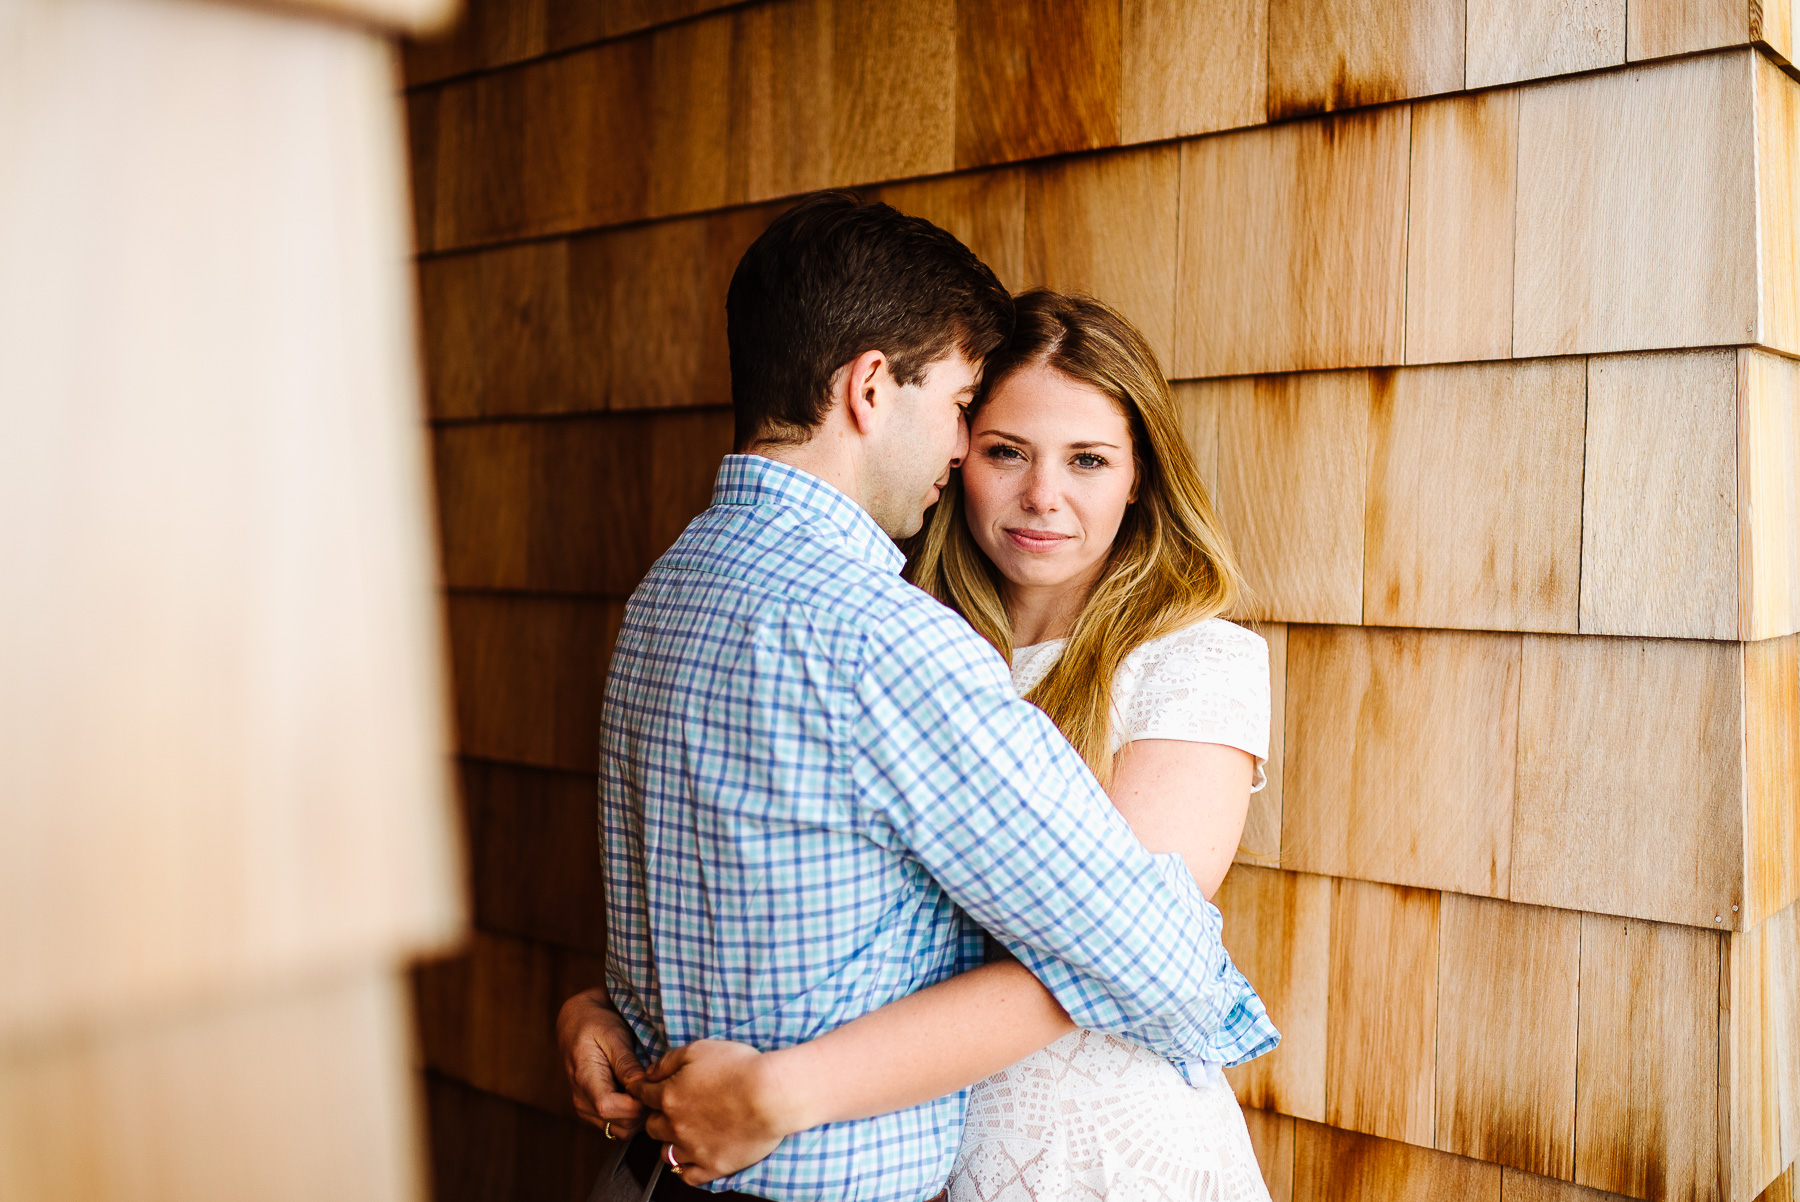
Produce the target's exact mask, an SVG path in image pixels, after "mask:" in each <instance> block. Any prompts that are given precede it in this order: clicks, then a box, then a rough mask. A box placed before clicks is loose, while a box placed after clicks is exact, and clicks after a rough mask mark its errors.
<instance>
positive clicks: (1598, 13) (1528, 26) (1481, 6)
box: [1468, 0, 1625, 88]
mask: <svg viewBox="0 0 1800 1202" xmlns="http://www.w3.org/2000/svg"><path fill="white" fill-rule="evenodd" d="M1468 56H1469V62H1468V86H1469V87H1471V88H1487V87H1492V86H1494V85H1495V84H1505V83H1517V82H1518V81H1520V80H1524V79H1545V78H1548V77H1550V76H1554V75H1573V74H1575V73H1576V72H1578V71H1593V70H1597V69H1598V68H1601V67H1614V66H1617V65H1618V64H1620V63H1622V62H1624V61H1625V0H1469V12H1468Z"/></svg>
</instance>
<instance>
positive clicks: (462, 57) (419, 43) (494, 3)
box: [400, 0, 550, 88]
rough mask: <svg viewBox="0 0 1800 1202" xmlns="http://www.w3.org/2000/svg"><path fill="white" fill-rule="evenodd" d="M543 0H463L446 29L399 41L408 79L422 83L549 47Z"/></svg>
mask: <svg viewBox="0 0 1800 1202" xmlns="http://www.w3.org/2000/svg"><path fill="white" fill-rule="evenodd" d="M548 18H549V6H548V5H547V4H546V3H545V2H544V0H464V3H463V5H462V15H461V17H460V19H458V20H457V22H456V23H455V24H454V25H453V26H451V27H450V28H449V29H448V30H445V31H444V32H443V33H441V34H439V35H437V36H435V37H430V38H425V39H421V40H416V41H414V40H408V41H404V42H402V43H401V45H400V49H401V63H402V65H403V67H404V70H405V76H406V84H407V86H408V87H411V88H416V87H418V86H420V85H421V84H427V83H432V82H435V81H437V80H441V79H447V78H449V77H450V76H453V75H464V74H467V73H468V72H471V71H479V70H483V69H486V68H491V67H498V66H503V65H505V64H507V63H515V62H518V61H519V60H520V59H526V58H532V57H534V56H536V55H539V54H542V53H544V51H545V50H547V49H549V46H550V37H549V20H548Z"/></svg>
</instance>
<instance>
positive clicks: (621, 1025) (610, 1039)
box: [556, 987, 644, 1139]
mask: <svg viewBox="0 0 1800 1202" xmlns="http://www.w3.org/2000/svg"><path fill="white" fill-rule="evenodd" d="M556 1042H557V1044H558V1046H560V1047H561V1048H562V1056H563V1071H564V1072H565V1073H567V1074H568V1077H569V1090H570V1093H571V1094H572V1095H573V1098H574V1102H575V1113H576V1114H578V1115H580V1116H581V1117H582V1118H584V1119H586V1120H587V1121H588V1122H590V1123H592V1124H594V1126H596V1127H599V1128H601V1129H602V1130H609V1128H608V1127H607V1124H608V1123H611V1124H612V1125H611V1127H610V1131H611V1133H612V1137H613V1138H614V1139H629V1138H630V1137H631V1136H633V1135H635V1134H637V1132H638V1131H640V1130H641V1129H642V1128H643V1126H644V1107H643V1104H642V1103H640V1102H639V1101H638V1100H637V1099H636V1098H634V1097H632V1096H631V1095H630V1094H629V1093H626V1092H625V1090H626V1089H628V1088H630V1087H631V1086H633V1085H635V1084H637V1082H638V1081H639V1080H640V1079H641V1078H642V1077H643V1075H644V1066H643V1065H642V1064H640V1063H638V1058H637V1040H636V1038H635V1037H634V1036H633V1035H632V1033H631V1028H630V1027H629V1026H628V1025H627V1024H626V1022H625V1020H624V1019H623V1018H621V1017H620V1016H619V1012H618V1011H617V1010H615V1009H613V1004H612V999H611V998H610V997H608V996H607V993H606V990H605V989H604V988H601V987H595V988H593V989H588V990H585V991H583V992H581V993H578V994H576V995H575V996H574V997H572V998H570V999H569V1000H568V1001H566V1002H564V1003H563V1004H562V1010H561V1011H560V1012H558V1014H557V1016H556Z"/></svg>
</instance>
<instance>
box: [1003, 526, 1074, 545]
mask: <svg viewBox="0 0 1800 1202" xmlns="http://www.w3.org/2000/svg"><path fill="white" fill-rule="evenodd" d="M1006 537H1008V538H1010V539H1012V540H1013V543H1014V545H1016V546H1017V547H1018V548H1019V549H1020V550H1021V551H1054V550H1055V549H1056V548H1058V547H1060V546H1062V545H1063V544H1064V543H1066V542H1068V541H1069V539H1070V538H1071V537H1073V536H1072V535H1068V534H1057V533H1056V532H1055V531H1053V530H1025V529H1020V528H1014V527H1011V526H1009V527H1007V528H1006Z"/></svg>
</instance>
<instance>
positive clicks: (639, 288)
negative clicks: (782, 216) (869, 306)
mask: <svg viewBox="0 0 1800 1202" xmlns="http://www.w3.org/2000/svg"><path fill="white" fill-rule="evenodd" d="M777 212H779V208H778V207H777V206H765V207H758V208H745V209H733V210H729V211H727V212H724V213H719V214H714V215H711V216H706V217H694V218H680V219H675V220H669V221H659V222H655V223H652V224H649V225H639V226H631V227H628V228H625V229H619V230H606V231H602V232H600V233H596V234H586V235H581V236H577V237H574V238H570V239H555V240H551V241H546V242H532V243H526V244H524V245H521V246H510V247H500V248H492V249H484V250H479V251H475V252H472V253H465V254H457V255H448V256H440V257H433V258H428V259H426V260H425V261H424V262H422V263H421V264H420V265H419V283H420V294H421V297H422V301H423V304H422V309H423V326H424V338H425V346H426V362H427V368H428V375H429V385H430V388H429V391H430V395H431V405H432V412H433V415H434V416H437V417H444V418H466V417H494V416H506V415H526V414H544V415H547V414H568V413H592V412H594V411H596V410H601V409H607V408H612V409H657V408H669V407H674V406H703V405H726V404H729V403H730V401H731V376H730V366H729V359H728V350H727V346H726V338H725V293H726V290H727V288H728V287H729V286H730V283H731V273H732V272H733V271H734V270H735V269H736V267H737V261H738V259H739V258H740V257H741V256H742V254H743V252H744V251H745V250H746V249H748V247H749V245H750V243H751V242H753V241H754V240H755V239H756V236H757V235H758V234H760V233H761V232H762V231H763V229H764V228H765V227H766V226H767V225H768V223H769V222H770V221H771V220H773V218H774V216H775V215H776V213H777Z"/></svg>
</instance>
